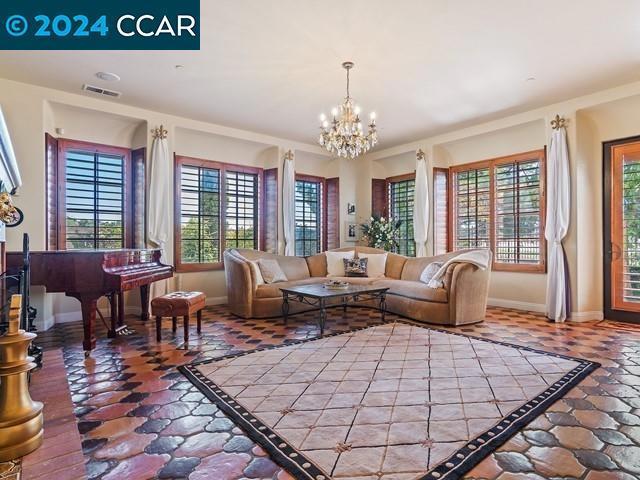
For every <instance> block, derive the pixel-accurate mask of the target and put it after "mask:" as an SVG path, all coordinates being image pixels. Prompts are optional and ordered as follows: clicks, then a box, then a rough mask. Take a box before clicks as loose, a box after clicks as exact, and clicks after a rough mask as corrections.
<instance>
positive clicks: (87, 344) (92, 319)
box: [76, 295, 99, 357]
mask: <svg viewBox="0 0 640 480" xmlns="http://www.w3.org/2000/svg"><path fill="white" fill-rule="evenodd" d="M76 298H77V299H78V300H80V305H81V308H82V326H83V327H84V340H83V341H82V348H84V355H85V357H88V356H89V355H90V354H91V350H93V349H94V348H95V347H96V332H95V328H96V327H95V325H96V309H97V304H98V298H99V296H91V295H80V296H78V297H76Z"/></svg>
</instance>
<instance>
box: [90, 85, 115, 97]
mask: <svg viewBox="0 0 640 480" xmlns="http://www.w3.org/2000/svg"><path fill="white" fill-rule="evenodd" d="M82 90H86V91H87V92H93V93H97V94H99V95H106V96H107V97H113V98H119V97H120V96H121V95H122V93H120V92H116V91H115V90H108V89H106V88H100V87H96V86H94V85H88V84H86V83H85V84H84V85H82Z"/></svg>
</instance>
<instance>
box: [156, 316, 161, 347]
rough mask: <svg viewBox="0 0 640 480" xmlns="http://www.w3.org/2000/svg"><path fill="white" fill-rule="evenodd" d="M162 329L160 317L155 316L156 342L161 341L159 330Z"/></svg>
mask: <svg viewBox="0 0 640 480" xmlns="http://www.w3.org/2000/svg"><path fill="white" fill-rule="evenodd" d="M161 329H162V317H159V316H156V340H157V341H158V342H159V341H160V340H161V336H160V330H161Z"/></svg>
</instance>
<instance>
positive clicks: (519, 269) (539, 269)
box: [492, 262, 547, 273]
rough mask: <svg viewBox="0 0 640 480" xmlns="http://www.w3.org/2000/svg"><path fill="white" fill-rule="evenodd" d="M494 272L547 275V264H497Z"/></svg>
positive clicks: (493, 268)
mask: <svg viewBox="0 0 640 480" xmlns="http://www.w3.org/2000/svg"><path fill="white" fill-rule="evenodd" d="M492 270H493V271H494V272H515V273H547V268H546V265H545V264H538V265H528V264H513V263H495V262H494V264H493V267H492Z"/></svg>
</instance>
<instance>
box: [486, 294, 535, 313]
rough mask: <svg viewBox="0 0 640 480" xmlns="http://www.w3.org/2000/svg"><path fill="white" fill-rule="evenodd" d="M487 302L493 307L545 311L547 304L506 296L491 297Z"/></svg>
mask: <svg viewBox="0 0 640 480" xmlns="http://www.w3.org/2000/svg"><path fill="white" fill-rule="evenodd" d="M487 304H488V305H491V306H492V307H502V308H513V309H515V310H526V311H527V312H537V313H545V312H546V311H547V306H546V305H544V304H542V303H528V302H519V301H517V300H505V299H504V298H489V299H488V300H487Z"/></svg>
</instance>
